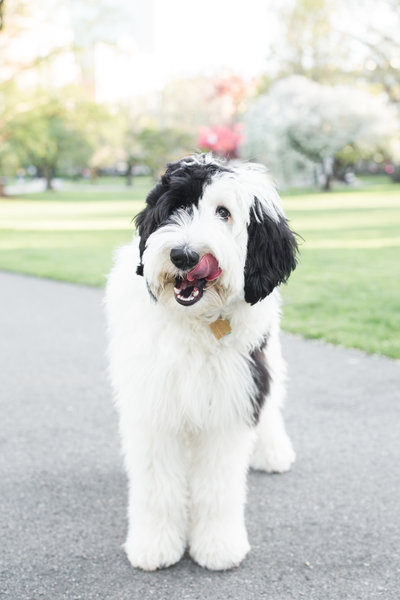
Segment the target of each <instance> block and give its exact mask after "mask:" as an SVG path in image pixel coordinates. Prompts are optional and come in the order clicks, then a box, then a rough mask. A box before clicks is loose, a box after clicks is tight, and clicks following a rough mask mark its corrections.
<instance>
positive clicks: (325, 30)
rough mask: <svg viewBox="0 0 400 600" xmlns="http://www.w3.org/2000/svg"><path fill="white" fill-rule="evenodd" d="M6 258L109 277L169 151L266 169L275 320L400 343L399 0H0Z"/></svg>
mask: <svg viewBox="0 0 400 600" xmlns="http://www.w3.org/2000/svg"><path fill="white" fill-rule="evenodd" d="M0 11H1V12H0V19H1V20H0V25H1V29H0V56H1V66H0V177H1V180H0V194H1V195H2V197H1V198H0V268H1V269H5V270H10V271H18V272H22V273H27V274H31V275H38V276H42V277H49V278H55V279H60V280H65V281H71V282H76V283H81V284H86V285H95V286H103V285H104V283H105V280H106V274H107V272H108V271H109V269H110V266H111V263H112V255H113V252H114V250H115V248H116V247H118V246H119V245H121V244H123V243H126V242H127V241H129V239H131V237H132V235H133V233H134V223H133V222H132V217H134V216H135V214H137V212H139V210H140V209H141V207H142V206H143V202H144V199H145V197H146V194H147V192H148V191H149V189H150V187H151V186H152V184H153V181H154V179H155V178H157V177H158V175H159V174H160V172H161V171H162V169H163V167H164V165H165V163H166V162H168V161H171V160H175V159H177V158H179V157H181V156H183V155H185V154H188V153H190V152H193V151H195V150H202V151H212V152H214V154H216V155H217V156H221V157H224V158H237V157H239V158H243V159H246V160H257V161H259V162H262V163H264V164H265V165H267V167H268V168H269V170H270V172H271V175H272V177H273V178H274V180H275V181H276V183H277V185H278V187H279V190H280V193H281V195H282V198H283V203H284V207H285V210H286V212H287V214H288V216H289V219H290V221H291V225H292V227H293V228H294V229H295V230H296V231H297V232H298V233H299V234H300V235H301V237H302V240H301V245H300V250H301V258H300V263H299V266H298V269H297V270H296V271H295V273H294V274H293V275H292V277H291V279H290V282H289V284H288V285H287V286H285V288H284V290H283V295H284V301H285V307H284V318H283V326H284V328H285V329H286V330H288V331H292V332H295V333H300V334H302V335H304V336H306V337H314V338H323V339H326V340H328V341H330V342H333V343H338V344H342V345H345V346H352V347H356V348H360V349H363V350H365V351H367V352H372V353H381V354H385V355H387V356H391V357H395V358H399V357H400V336H399V329H400V327H399V322H400V302H399V283H398V282H399V281H400V251H399V247H400V230H399V226H400V133H399V132H400V2H399V1H398V0H380V2H376V1H374V2H373V1H370V0H361V1H360V0H358V1H355V0H347V1H345V0H283V1H282V2H279V3H277V2H272V0H271V1H269V0H264V1H261V0H248V1H247V2H246V3H242V2H239V3H232V2H228V1H226V0H219V1H215V0H214V2H212V1H210V0H204V1H203V2H202V3H200V4H196V3H193V4H192V3H188V2H183V0H169V1H168V2H162V0H132V1H128V0H125V1H124V0H114V1H111V0H57V1H56V0H29V1H28V0H12V1H11V0H2V1H0Z"/></svg>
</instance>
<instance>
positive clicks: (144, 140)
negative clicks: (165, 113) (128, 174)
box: [137, 127, 193, 179]
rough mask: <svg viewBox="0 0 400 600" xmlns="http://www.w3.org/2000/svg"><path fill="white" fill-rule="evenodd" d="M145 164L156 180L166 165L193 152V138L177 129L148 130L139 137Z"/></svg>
mask: <svg viewBox="0 0 400 600" xmlns="http://www.w3.org/2000/svg"><path fill="white" fill-rule="evenodd" d="M137 141H138V143H139V144H140V147H141V152H142V157H143V161H144V163H145V164H146V165H147V166H148V167H149V169H150V172H151V174H152V176H153V178H154V179H157V178H158V177H159V176H160V173H161V171H162V170H163V168H164V166H165V163H167V162H171V161H174V160H176V159H178V158H180V157H182V156H184V155H185V154H188V153H189V152H190V151H192V150H193V146H192V144H191V142H192V138H191V136H189V135H188V134H186V133H182V132H181V131H179V130H176V129H156V128H152V127H149V128H146V129H143V130H142V131H141V132H140V133H139V134H138V135H137Z"/></svg>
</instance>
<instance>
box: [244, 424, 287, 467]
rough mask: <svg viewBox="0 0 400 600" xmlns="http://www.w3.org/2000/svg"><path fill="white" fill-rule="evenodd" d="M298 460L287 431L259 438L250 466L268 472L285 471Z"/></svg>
mask: <svg viewBox="0 0 400 600" xmlns="http://www.w3.org/2000/svg"><path fill="white" fill-rule="evenodd" d="M295 460H296V454H295V451H294V450H293V446H292V442H291V441H290V438H289V436H288V435H287V433H286V432H280V434H279V435H277V436H271V437H270V438H267V439H263V438H260V439H257V441H256V444H255V447H254V450H253V455H252V457H251V461H250V466H251V468H252V469H257V470H258V471H266V472H267V473H285V472H286V471H289V470H290V467H291V466H292V464H293V463H294V461H295Z"/></svg>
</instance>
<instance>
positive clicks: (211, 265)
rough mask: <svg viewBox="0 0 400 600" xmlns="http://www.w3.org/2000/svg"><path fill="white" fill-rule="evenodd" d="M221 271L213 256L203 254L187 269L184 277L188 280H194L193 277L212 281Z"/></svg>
mask: <svg viewBox="0 0 400 600" xmlns="http://www.w3.org/2000/svg"><path fill="white" fill-rule="evenodd" d="M221 273H222V269H220V267H219V265H218V261H217V259H216V258H215V256H213V255H212V254H205V255H204V256H203V258H202V259H201V260H200V261H199V262H198V263H197V265H196V266H195V268H194V269H192V270H191V271H189V273H188V274H187V275H186V277H187V279H188V281H194V280H195V279H207V281H212V280H213V279H217V277H219V276H220V275H221Z"/></svg>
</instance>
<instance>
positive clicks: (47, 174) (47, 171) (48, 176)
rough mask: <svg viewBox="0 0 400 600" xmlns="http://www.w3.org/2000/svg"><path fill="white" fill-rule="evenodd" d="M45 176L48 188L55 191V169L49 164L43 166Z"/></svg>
mask: <svg viewBox="0 0 400 600" xmlns="http://www.w3.org/2000/svg"><path fill="white" fill-rule="evenodd" d="M43 177H44V178H45V180H46V190H47V191H48V192H54V187H53V169H52V168H51V167H49V166H46V167H43Z"/></svg>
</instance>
